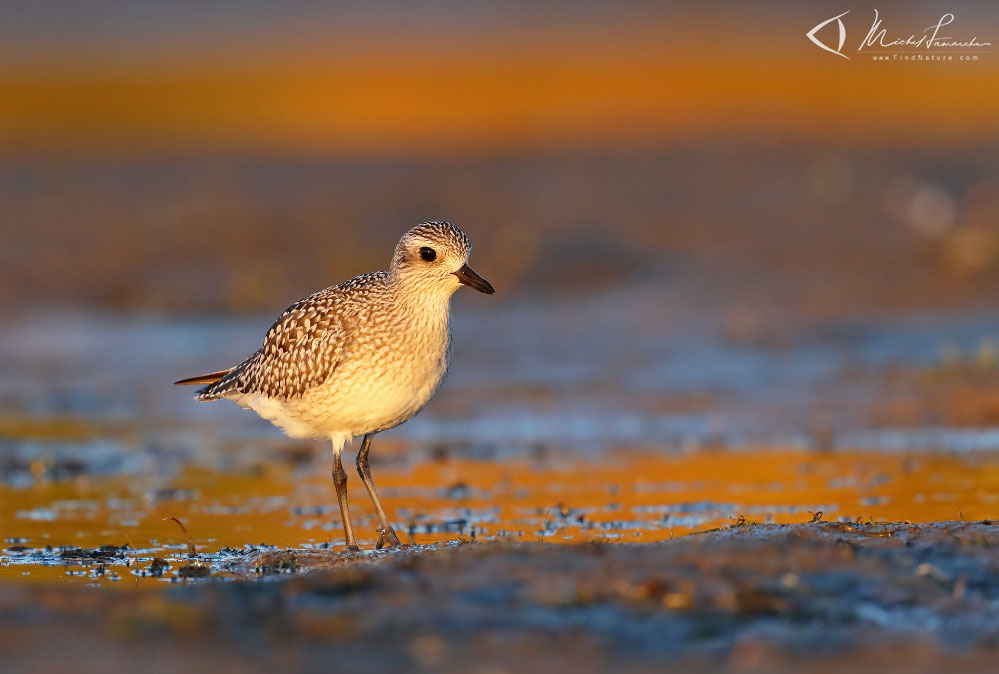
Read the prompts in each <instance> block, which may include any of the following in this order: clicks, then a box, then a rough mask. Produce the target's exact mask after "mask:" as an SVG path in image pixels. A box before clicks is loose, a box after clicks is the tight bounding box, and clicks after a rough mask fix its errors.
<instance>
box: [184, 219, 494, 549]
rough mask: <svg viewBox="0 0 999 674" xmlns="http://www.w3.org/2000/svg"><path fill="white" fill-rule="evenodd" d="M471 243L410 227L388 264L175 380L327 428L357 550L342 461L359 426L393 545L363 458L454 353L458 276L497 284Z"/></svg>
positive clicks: (424, 398) (448, 229)
mask: <svg viewBox="0 0 999 674" xmlns="http://www.w3.org/2000/svg"><path fill="white" fill-rule="evenodd" d="M471 248H472V246H471V243H470V242H469V240H468V237H467V236H465V233H464V232H462V231H461V230H460V229H458V228H457V227H455V226H454V225H452V224H450V223H447V222H428V223H424V224H422V225H417V226H416V227H414V228H413V229H411V230H409V231H408V232H406V234H404V235H403V237H402V238H401V239H400V240H399V243H398V244H397V245H396V248H395V252H394V254H393V255H392V261H391V264H390V265H389V270H388V271H379V272H372V273H370V274H362V275H361V276H358V277H356V278H353V279H351V280H349V281H346V282H344V283H341V284H340V285H336V286H333V287H331V288H326V289H325V290H320V291H319V292H317V293H315V294H313V295H310V296H309V297H306V298H305V299H303V300H299V301H298V302H296V303H295V304H293V305H291V306H290V307H288V309H287V310H286V311H285V312H284V313H283V314H281V316H279V317H278V319H277V321H275V322H274V324H273V325H272V326H271V328H270V330H268V331H267V335H266V336H265V337H264V343H263V346H262V347H261V348H260V349H259V350H258V351H257V352H256V353H254V354H253V355H252V356H250V357H249V358H247V359H246V360H244V361H243V362H242V363H240V364H239V365H237V366H235V367H233V368H230V369H228V370H223V371H221V372H214V373H212V374H207V375H201V376H200V377H192V378H191V379H185V380H182V381H179V382H177V383H178V384H207V386H205V387H204V388H203V389H201V390H200V391H199V392H198V395H197V396H196V398H197V400H218V399H227V400H233V401H235V402H236V403H238V404H240V405H242V406H243V407H247V408H249V409H252V410H254V411H255V412H257V413H258V414H259V415H260V416H262V417H264V418H265V419H268V420H270V421H271V422H273V423H274V424H275V425H277V426H279V427H280V428H281V429H283V430H284V432H285V433H287V434H288V435H290V436H292V437H329V438H330V439H331V440H332V442H333V457H334V464H333V483H334V486H335V487H336V492H337V498H338V499H339V501H340V513H341V516H342V518H343V525H344V535H345V539H346V543H347V547H348V548H349V549H357V545H356V543H355V541H354V535H353V533H352V529H351V525H350V515H349V509H348V506H347V489H346V484H347V475H346V473H345V472H344V470H343V466H342V465H341V461H340V452H341V450H342V449H343V446H344V444H345V443H346V442H347V441H348V440H349V439H350V438H352V437H353V436H355V435H363V436H364V443H363V444H362V446H361V451H360V453H359V454H358V458H357V470H358V474H359V475H360V476H361V479H362V480H363V481H364V485H365V487H366V488H367V490H368V494H369V496H370V497H371V500H372V503H373V504H374V506H375V511H376V514H377V516H378V522H379V529H378V543H377V546H376V547H382V546H383V545H397V544H398V543H399V540H398V537H397V536H396V535H395V532H394V531H393V529H392V526H391V524H390V523H389V521H388V519H387V515H386V514H385V511H384V509H383V508H382V506H381V503H380V502H379V501H378V496H377V495H376V493H375V489H374V484H373V483H372V482H371V475H370V470H369V468H368V449H369V447H370V445H371V437H372V436H373V435H374V434H375V433H378V432H379V431H383V430H387V429H389V428H392V427H394V426H398V425H399V424H401V423H403V422H405V421H408V420H409V419H411V418H413V416H415V415H416V414H417V413H418V412H419V411H420V410H421V409H423V407H424V406H425V405H426V404H427V403H428V402H429V401H430V399H431V398H432V397H433V395H434V393H436V392H437V389H438V388H439V387H440V384H441V382H442V381H443V379H444V375H445V374H446V373H447V369H448V364H449V362H450V360H451V311H450V307H451V295H452V294H453V293H454V291H455V290H457V289H458V288H459V287H460V286H461V284H465V285H469V286H471V287H473V288H475V289H477V290H479V291H481V292H484V293H489V294H492V293H493V292H494V291H493V288H492V286H491V285H489V283H488V282H487V281H486V280H485V279H483V278H482V277H480V276H479V275H478V274H476V273H475V272H474V271H473V270H472V269H471V268H470V267H469V266H468V264H467V261H468V254H469V252H470V251H471Z"/></svg>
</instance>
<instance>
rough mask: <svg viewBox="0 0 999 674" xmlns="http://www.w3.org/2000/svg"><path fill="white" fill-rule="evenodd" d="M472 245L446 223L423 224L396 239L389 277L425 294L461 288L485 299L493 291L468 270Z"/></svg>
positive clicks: (479, 277) (472, 271)
mask: <svg viewBox="0 0 999 674" xmlns="http://www.w3.org/2000/svg"><path fill="white" fill-rule="evenodd" d="M471 250H472V243H471V241H469V240H468V237H467V236H466V235H465V233H464V232H463V231H461V230H460V229H458V228H457V227H455V226H454V225H452V224H451V223H450V222H425V223H423V224H421V225H417V226H416V227H413V229H411V230H409V231H408V232H406V233H405V234H403V235H402V238H401V239H399V243H398V245H396V247H395V253H394V254H393V256H392V266H391V267H390V269H389V273H390V274H391V275H394V276H397V277H398V278H399V279H400V280H401V281H402V282H403V283H406V284H407V285H412V286H418V287H420V286H422V287H424V288H425V289H426V290H429V291H438V292H439V291H445V292H448V294H450V293H453V292H454V291H455V290H457V289H458V288H459V287H460V286H461V285H467V286H469V287H471V288H475V289H476V290H478V291H479V292H481V293H486V294H487V295H493V294H495V292H496V291H495V290H493V287H492V286H491V285H490V284H489V281H487V280H485V279H484V278H482V277H481V276H479V275H478V274H477V273H475V270H473V269H472V268H471V267H469V266H468V254H469V253H470V252H471Z"/></svg>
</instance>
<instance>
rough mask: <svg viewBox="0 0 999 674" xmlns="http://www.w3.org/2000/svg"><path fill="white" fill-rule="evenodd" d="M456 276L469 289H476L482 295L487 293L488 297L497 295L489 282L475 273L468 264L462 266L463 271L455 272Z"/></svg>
mask: <svg viewBox="0 0 999 674" xmlns="http://www.w3.org/2000/svg"><path fill="white" fill-rule="evenodd" d="M454 275H455V276H457V277H458V280H459V281H461V282H462V283H463V284H465V285H466V286H468V287H469V288H475V289H476V290H478V291H479V292H480V293H485V294H487V295H495V294H496V291H495V290H493V287H492V286H491V285H489V281H487V280H485V279H484V278H482V277H481V276H479V275H478V274H476V273H475V270H474V269H472V268H471V267H469V266H468V265H467V264H463V265H461V269H459V270H458V271H456V272H454Z"/></svg>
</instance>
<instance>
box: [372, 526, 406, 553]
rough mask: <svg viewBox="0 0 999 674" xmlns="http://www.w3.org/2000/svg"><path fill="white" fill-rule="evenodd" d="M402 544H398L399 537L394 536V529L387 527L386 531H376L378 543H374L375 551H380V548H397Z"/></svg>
mask: <svg viewBox="0 0 999 674" xmlns="http://www.w3.org/2000/svg"><path fill="white" fill-rule="evenodd" d="M400 545H402V543H400V542H399V537H398V536H396V535H395V529H393V528H392V527H389V528H388V529H379V530H378V542H377V543H375V550H381V549H382V548H397V547H399V546H400Z"/></svg>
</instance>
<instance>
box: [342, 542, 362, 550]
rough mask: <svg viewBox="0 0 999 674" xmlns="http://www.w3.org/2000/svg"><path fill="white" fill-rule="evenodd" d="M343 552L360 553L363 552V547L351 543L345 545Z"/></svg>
mask: <svg viewBox="0 0 999 674" xmlns="http://www.w3.org/2000/svg"><path fill="white" fill-rule="evenodd" d="M343 551H344V552H360V551H361V546H359V545H358V544H357V543H351V544H349V545H345V546H344V548H343Z"/></svg>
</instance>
